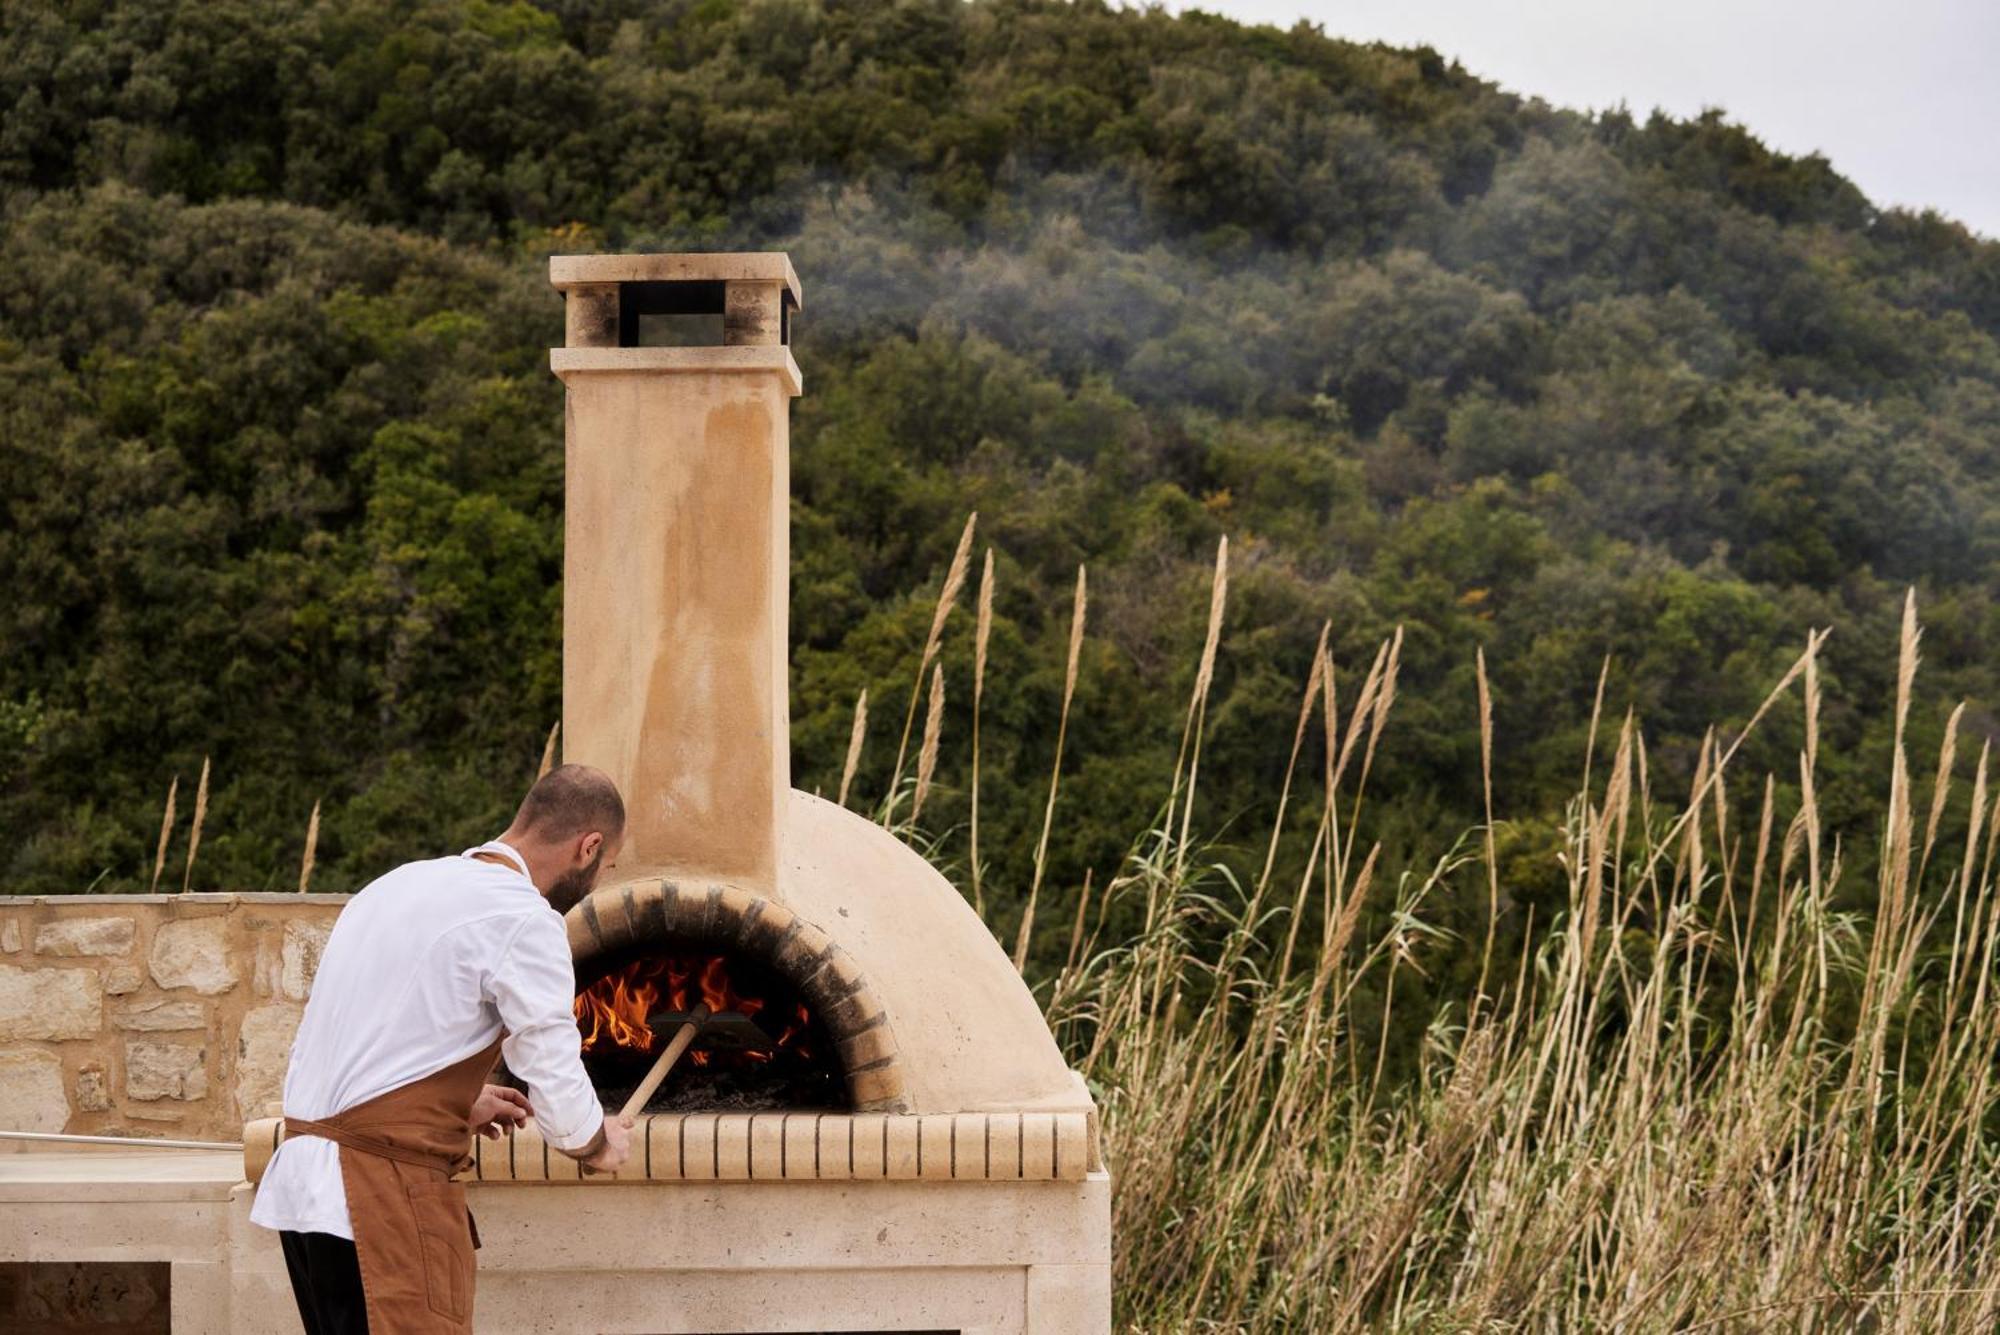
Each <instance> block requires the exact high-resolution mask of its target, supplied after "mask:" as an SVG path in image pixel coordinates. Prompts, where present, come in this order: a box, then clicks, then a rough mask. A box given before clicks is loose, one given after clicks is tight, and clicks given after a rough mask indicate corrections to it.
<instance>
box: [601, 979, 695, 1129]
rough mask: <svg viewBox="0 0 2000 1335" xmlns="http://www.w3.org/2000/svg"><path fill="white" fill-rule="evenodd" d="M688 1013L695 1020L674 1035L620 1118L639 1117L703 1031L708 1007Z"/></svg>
mask: <svg viewBox="0 0 2000 1335" xmlns="http://www.w3.org/2000/svg"><path fill="white" fill-rule="evenodd" d="M688 1013H689V1015H691V1016H692V1017H693V1018H692V1019H690V1020H688V1021H687V1022H686V1023H684V1024H683V1025H681V1027H680V1032H678V1033H676V1034H675V1035H674V1037H673V1041H672V1042H670V1043H668V1044H667V1046H666V1050H665V1051H664V1052H662V1053H661V1054H660V1055H659V1057H658V1058H657V1059H655V1060H654V1062H653V1069H652V1070H650V1071H648V1072H646V1078H645V1079H644V1080H641V1081H640V1082H639V1087H638V1088H637V1089H635V1090H633V1091H632V1097H631V1098H629V1099H627V1100H625V1108H624V1111H622V1112H620V1113H619V1114H618V1115H619V1116H620V1117H622V1118H626V1119H628V1120H629V1119H631V1118H633V1117H637V1116H638V1115H639V1110H640V1109H641V1108H644V1107H645V1106H646V1101H647V1100H648V1099H650V1098H652V1097H653V1091H654V1090H656V1089H658V1088H659V1087H660V1082H661V1081H662V1080H665V1079H666V1078H667V1072H668V1071H671V1070H673V1069H674V1063H675V1062H677V1061H679V1060H680V1059H681V1054H682V1053H683V1052H686V1051H687V1049H688V1044H690V1043H692V1042H694V1036H695V1034H696V1033H697V1032H699V1031H700V1029H701V1022H702V1021H703V1020H706V1019H707V1018H708V1007H707V1006H706V1005H705V1004H697V1005H696V1006H695V1008H694V1009H693V1010H692V1011H690V1012H688Z"/></svg>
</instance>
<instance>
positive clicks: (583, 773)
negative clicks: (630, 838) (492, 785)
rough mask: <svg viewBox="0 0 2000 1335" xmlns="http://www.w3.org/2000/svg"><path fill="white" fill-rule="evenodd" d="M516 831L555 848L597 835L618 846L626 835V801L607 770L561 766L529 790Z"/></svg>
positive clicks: (518, 812) (520, 811) (545, 775)
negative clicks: (621, 836)
mask: <svg viewBox="0 0 2000 1335" xmlns="http://www.w3.org/2000/svg"><path fill="white" fill-rule="evenodd" d="M513 828H514V829H515V830H517V831H519V832H520V833H522V834H527V835H532V836H533V837H534V838H536V839H539V840H542V841H543V842H545V843H551V844H554V843H562V842H564V841H566V840H570V839H575V838H577V837H578V836H579V835H584V834H589V833H591V832H593V831H595V832H596V833H598V834H601V835H603V836H604V837H605V839H607V840H609V841H610V842H612V843H614V844H615V843H617V842H618V836H619V835H621V834H623V833H624V832H625V799H624V798H622V797H620V796H619V795H618V785H617V784H615V783H613V782H611V776H610V775H608V774H606V773H605V772H604V771H603V770H599V769H592V768H591V767H590V766H588V765H558V766H556V767H555V768H554V769H552V770H550V771H549V772H548V773H547V774H544V775H543V776H542V777H541V778H540V779H538V780H536V781H535V786H534V787H533V788H530V789H529V790H528V795H527V796H526V797H525V798H523V799H522V800H521V809H520V810H519V811H517V812H515V813H514V826H513Z"/></svg>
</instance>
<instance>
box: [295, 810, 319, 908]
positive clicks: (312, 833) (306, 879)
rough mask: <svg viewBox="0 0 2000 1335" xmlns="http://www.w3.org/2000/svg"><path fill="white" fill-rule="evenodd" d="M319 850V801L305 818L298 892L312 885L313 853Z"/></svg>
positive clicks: (302, 891) (302, 892) (301, 892)
mask: <svg viewBox="0 0 2000 1335" xmlns="http://www.w3.org/2000/svg"><path fill="white" fill-rule="evenodd" d="M318 851H319V803H317V802H315V803H313V809H312V815H310V816H308V817H307V818H306V851H305V856H304V857H302V858H300V859H299V893H300V894H304V893H305V892H306V890H307V889H308V888H309V887H310V886H311V885H312V875H313V855H314V854H315V853H317V852H318Z"/></svg>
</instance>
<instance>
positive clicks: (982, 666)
mask: <svg viewBox="0 0 2000 1335" xmlns="http://www.w3.org/2000/svg"><path fill="white" fill-rule="evenodd" d="M992 635H993V549H992V548H991V547H988V548H987V549H986V561H985V563H984V564H983V565H982V566H981V568H980V571H979V619H978V626H977V629H976V630H975V631H974V632H973V639H972V909H973V912H975V913H977V914H978V915H979V916H980V917H982V918H984V917H985V916H986V890H985V887H984V884H983V871H982V868H981V867H980V865H979V705H980V702H981V701H982V700H983V699H985V697H986V643H987V641H988V640H989V639H990V638H991V637H992Z"/></svg>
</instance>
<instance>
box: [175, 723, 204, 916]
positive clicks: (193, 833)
mask: <svg viewBox="0 0 2000 1335" xmlns="http://www.w3.org/2000/svg"><path fill="white" fill-rule="evenodd" d="M207 819H208V757H207V756H203V757H202V758H201V781H200V782H199V783H197V784H196V785H195V789H194V821H193V823H192V824H191V825H190V826H189V828H188V855H187V867H186V869H185V870H183V871H182V872H181V893H182V894H186V893H187V892H188V887H189V886H191V885H193V884H194V858H195V854H196V853H198V852H200V851H201V827H202V822H204V821H206V820H207Z"/></svg>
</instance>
